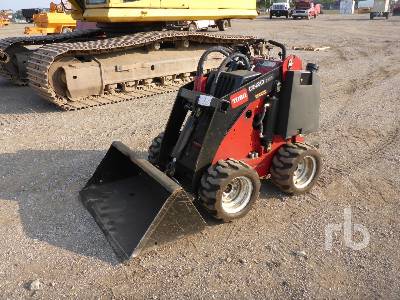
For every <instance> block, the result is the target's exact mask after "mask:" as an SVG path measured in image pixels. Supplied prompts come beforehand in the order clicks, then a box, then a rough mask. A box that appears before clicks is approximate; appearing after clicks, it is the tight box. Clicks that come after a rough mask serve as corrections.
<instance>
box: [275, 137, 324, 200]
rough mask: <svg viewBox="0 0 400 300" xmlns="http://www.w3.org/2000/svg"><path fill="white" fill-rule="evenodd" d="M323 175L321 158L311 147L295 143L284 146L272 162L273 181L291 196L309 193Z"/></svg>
mask: <svg viewBox="0 0 400 300" xmlns="http://www.w3.org/2000/svg"><path fill="white" fill-rule="evenodd" d="M320 173H321V156H320V154H319V153H318V151H317V150H316V149H315V148H314V147H311V146H308V145H305V144H301V143H295V144H286V145H284V146H282V147H281V148H280V149H279V151H278V153H277V154H276V155H275V157H274V158H273V160H272V167H271V179H272V181H273V183H274V184H275V185H276V186H277V187H278V188H280V189H281V190H282V191H284V192H286V193H289V194H302V193H305V192H308V191H309V190H310V189H311V188H312V187H313V186H314V184H315V183H316V182H317V180H318V177H319V175H320Z"/></svg>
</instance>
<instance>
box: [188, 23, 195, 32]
mask: <svg viewBox="0 0 400 300" xmlns="http://www.w3.org/2000/svg"><path fill="white" fill-rule="evenodd" d="M188 30H189V32H196V31H197V25H196V24H195V23H190V24H189V28H188Z"/></svg>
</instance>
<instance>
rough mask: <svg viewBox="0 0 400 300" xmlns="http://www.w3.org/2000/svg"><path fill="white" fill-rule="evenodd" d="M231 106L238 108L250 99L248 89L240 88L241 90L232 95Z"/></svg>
mask: <svg viewBox="0 0 400 300" xmlns="http://www.w3.org/2000/svg"><path fill="white" fill-rule="evenodd" d="M230 100H231V106H232V108H236V107H239V106H241V105H242V104H244V103H246V102H247V101H249V94H248V93H247V89H243V90H240V91H239V92H237V93H235V94H233V95H231V97H230Z"/></svg>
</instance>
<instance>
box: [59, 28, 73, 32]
mask: <svg viewBox="0 0 400 300" xmlns="http://www.w3.org/2000/svg"><path fill="white" fill-rule="evenodd" d="M70 32H72V29H71V28H69V27H64V28H63V29H62V30H61V33H70Z"/></svg>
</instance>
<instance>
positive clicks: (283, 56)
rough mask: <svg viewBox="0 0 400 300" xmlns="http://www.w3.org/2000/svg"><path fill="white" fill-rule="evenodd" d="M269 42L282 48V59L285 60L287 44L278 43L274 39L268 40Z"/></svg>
mask: <svg viewBox="0 0 400 300" xmlns="http://www.w3.org/2000/svg"><path fill="white" fill-rule="evenodd" d="M268 43H270V44H271V45H274V46H276V47H279V48H281V50H282V60H285V58H286V47H285V45H284V44H281V43H278V42H275V41H273V40H268Z"/></svg>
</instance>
